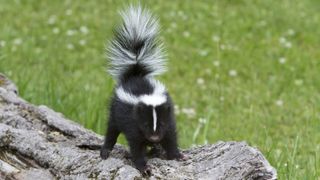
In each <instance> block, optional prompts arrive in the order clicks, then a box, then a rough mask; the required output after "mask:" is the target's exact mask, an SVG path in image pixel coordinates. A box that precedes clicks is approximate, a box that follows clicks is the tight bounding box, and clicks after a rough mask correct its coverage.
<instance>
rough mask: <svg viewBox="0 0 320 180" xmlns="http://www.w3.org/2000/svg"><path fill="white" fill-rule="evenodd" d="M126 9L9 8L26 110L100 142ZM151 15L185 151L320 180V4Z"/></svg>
mask: <svg viewBox="0 0 320 180" xmlns="http://www.w3.org/2000/svg"><path fill="white" fill-rule="evenodd" d="M125 4H126V2H125V1H102V0H101V1H85V0H81V1H80V0H78V1H71V0H68V1H49V0H47V1H36V0H29V1H22V0H20V1H19V0H12V1H7V0H0V17H1V18H0V20H1V23H0V32H1V33H0V72H3V73H5V74H6V75H8V76H9V77H10V78H11V79H12V80H13V81H14V82H16V83H17V85H18V86H19V89H20V94H21V96H22V97H24V98H25V99H27V100H28V101H30V102H32V103H35V104H45V105H47V106H49V107H52V108H53V109H55V110H56V111H60V112H62V113H64V114H65V115H66V116H67V117H68V118H70V119H73V120H76V121H78V122H79V123H81V124H83V125H84V126H86V127H87V128H90V129H93V130H94V131H96V132H98V133H100V134H103V133H104V131H105V124H106V103H107V99H108V98H109V97H110V95H111V93H112V87H113V85H114V82H113V80H112V79H111V77H110V76H109V75H108V74H107V73H106V72H105V71H106V68H105V67H106V66H105V65H106V58H105V47H106V42H107V40H108V39H110V38H111V37H112V28H113V27H114V26H115V25H116V24H117V23H119V21H120V19H119V16H118V14H117V12H116V11H117V10H118V9H120V8H121V7H123V6H124V5H125ZM142 4H145V5H146V6H147V7H148V8H150V9H151V10H152V11H153V12H154V13H155V14H157V15H158V16H159V17H160V20H161V25H162V32H161V35H162V37H161V38H162V39H163V41H164V43H165V45H166V49H167V52H168V59H169V64H168V65H169V69H170V70H169V71H168V72H167V73H166V74H164V75H163V76H161V77H160V79H161V80H162V81H163V82H164V83H165V84H166V85H167V87H168V89H169V91H170V92H171V95H172V97H173V99H174V101H175V103H176V104H177V106H178V107H177V123H178V129H179V141H180V144H181V146H182V147H184V148H186V147H189V146H192V145H194V144H205V143H215V142H216V141H218V140H223V141H231V140H233V141H247V142H248V143H249V144H250V145H253V146H256V147H257V148H259V149H260V150H261V151H262V152H263V153H264V155H265V156H266V158H267V159H268V160H269V161H270V162H271V164H272V165H273V166H274V167H276V169H277V170H278V174H279V179H319V178H320V165H319V164H320V153H319V152H320V105H319V102H320V94H319V89H320V72H319V70H320V51H319V49H320V24H319V22H320V13H319V12H320V1H318V0H279V1H273V0H263V1H254V0H247V1H246V0H234V1H231V0H224V1H218V0H216V1H211V0H207V1H205V0H202V1H182V0H181V1H169V0H167V1H145V2H142ZM87 30H88V31H87ZM199 119H201V120H199ZM121 142H122V143H124V142H125V141H124V139H123V138H121Z"/></svg>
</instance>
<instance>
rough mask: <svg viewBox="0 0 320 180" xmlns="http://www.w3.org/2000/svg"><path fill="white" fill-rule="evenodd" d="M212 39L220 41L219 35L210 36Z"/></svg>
mask: <svg viewBox="0 0 320 180" xmlns="http://www.w3.org/2000/svg"><path fill="white" fill-rule="evenodd" d="M212 40H213V41H214V42H219V41H220V37H219V36H216V35H215V36H212Z"/></svg>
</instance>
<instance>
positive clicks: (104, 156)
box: [100, 148, 110, 159]
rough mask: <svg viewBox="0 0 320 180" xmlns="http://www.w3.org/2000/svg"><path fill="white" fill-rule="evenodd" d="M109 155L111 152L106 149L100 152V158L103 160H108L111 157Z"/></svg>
mask: <svg viewBox="0 0 320 180" xmlns="http://www.w3.org/2000/svg"><path fill="white" fill-rule="evenodd" d="M109 154H110V151H108V150H107V149H105V148H102V149H101V150H100V157H101V158H102V159H107V158H108V157H109Z"/></svg>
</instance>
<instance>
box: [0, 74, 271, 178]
mask: <svg viewBox="0 0 320 180" xmlns="http://www.w3.org/2000/svg"><path fill="white" fill-rule="evenodd" d="M102 141H103V138H102V136H100V135H97V134H96V133H94V132H92V131H90V130H87V129H85V128H83V127H82V126H80V125H79V124H77V123H75V122H73V121H71V120H68V119H66V118H65V117H64V116H63V115H62V114H61V113H57V112H55V111H53V110H51V109H50V108H48V107H46V106H43V105H40V106H35V105H32V104H30V103H28V102H27V101H25V100H23V99H22V98H21V97H19V96H18V89H17V88H16V86H15V85H14V84H13V83H12V82H11V81H10V80H8V79H7V78H6V77H5V76H4V75H1V74H0V179H24V180H25V179H90V178H91V179H143V178H144V177H143V176H142V175H141V174H140V173H139V171H138V170H136V169H135V168H134V166H133V164H132V162H131V161H130V156H129V155H128V154H129V153H128V150H127V149H126V148H125V147H124V146H122V145H116V146H115V148H114V150H113V151H112V153H111V155H110V157H109V158H108V159H107V160H102V159H101V158H100V156H99V151H98V150H96V149H97V147H99V146H100V145H101V144H102ZM183 153H184V154H185V155H186V156H188V157H189V159H188V160H186V161H174V160H170V161H169V160H165V159H161V158H151V159H150V160H149V161H148V164H149V166H150V167H151V169H152V176H151V177H150V179H261V180H263V179H277V173H276V170H275V169H274V168H273V167H272V166H270V164H269V162H268V161H267V160H266V159H265V158H264V156H263V155H262V153H261V152H260V151H259V150H258V149H256V148H253V147H250V146H248V145H247V144H246V143H245V142H217V143H216V144H212V145H204V146H198V147H194V148H190V149H187V150H184V151H183Z"/></svg>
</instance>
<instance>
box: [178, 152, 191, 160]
mask: <svg viewBox="0 0 320 180" xmlns="http://www.w3.org/2000/svg"><path fill="white" fill-rule="evenodd" d="M176 159H177V160H178V161H186V160H188V159H189V157H188V156H186V155H183V154H182V153H179V155H178V157H177V158H176Z"/></svg>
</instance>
